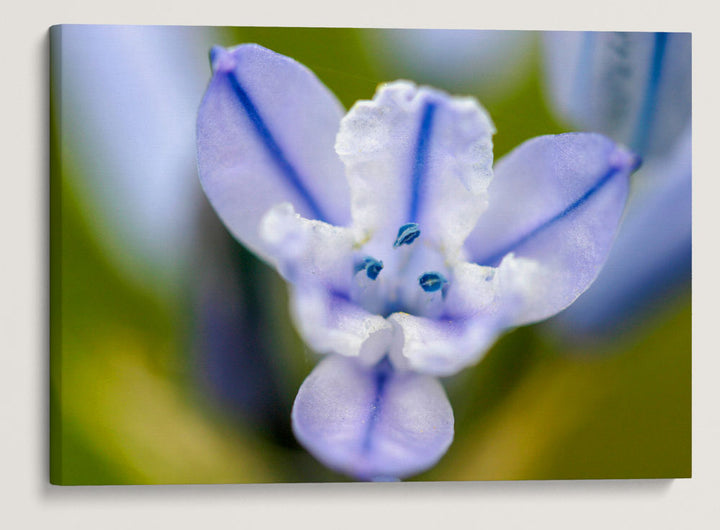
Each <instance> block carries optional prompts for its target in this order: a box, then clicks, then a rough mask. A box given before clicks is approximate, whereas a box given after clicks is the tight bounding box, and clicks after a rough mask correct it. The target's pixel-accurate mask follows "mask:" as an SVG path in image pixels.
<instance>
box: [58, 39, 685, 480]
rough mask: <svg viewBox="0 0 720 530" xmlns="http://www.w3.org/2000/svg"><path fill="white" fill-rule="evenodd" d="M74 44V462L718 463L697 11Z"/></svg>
mask: <svg viewBox="0 0 720 530" xmlns="http://www.w3.org/2000/svg"><path fill="white" fill-rule="evenodd" d="M50 48H51V75H50V84H51V86H50V103H51V119H50V125H51V131H50V147H51V168H50V169H51V172H50V173H51V175H50V188H51V212H50V234H51V242H50V243H51V248H50V261H51V284H50V290H51V292H50V302H51V303H50V309H51V314H50V327H51V352H50V353H51V358H50V365H51V381H50V384H51V389H50V397H51V415H50V424H51V425H50V438H51V439H50V453H51V454H50V480H51V482H52V483H54V484H62V485H72V484H168V483H267V482H344V481H355V480H358V481H401V480H413V481H417V480H420V481H446V480H450V481H458V480H527V479H598V478H655V477H658V478H659V477H689V476H690V474H691V466H690V462H691V454H690V418H691V407H690V396H691V385H690V383H691V347H690V337H691V331H690V328H691V322H690V269H691V200H690V199H691V132H690V130H691V121H690V117H691V84H690V80H691V36H690V34H685V33H612V32H540V31H538V32H527V31H481V30H403V29H397V30H371V29H362V30H359V29H331V28H325V29H320V28H260V27H252V28H244V27H240V28H231V27H218V28H211V27H172V26H83V25H61V26H55V27H53V28H51V30H50Z"/></svg>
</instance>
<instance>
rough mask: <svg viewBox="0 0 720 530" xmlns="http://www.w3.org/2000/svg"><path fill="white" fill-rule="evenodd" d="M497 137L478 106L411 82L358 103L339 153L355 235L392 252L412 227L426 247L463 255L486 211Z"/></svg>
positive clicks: (346, 123) (343, 133)
mask: <svg viewBox="0 0 720 530" xmlns="http://www.w3.org/2000/svg"><path fill="white" fill-rule="evenodd" d="M494 132H495V131H494V127H493V125H492V123H491V121H490V118H489V117H488V115H487V113H486V112H485V110H484V109H483V108H482V107H480V105H479V104H478V103H477V102H476V101H475V100H474V99H472V98H451V97H450V96H448V95H447V94H445V93H444V92H441V91H438V90H434V89H431V88H427V87H420V88H418V87H416V86H415V85H413V84H412V83H409V82H406V81H398V82H395V83H391V84H387V85H383V86H381V87H380V88H379V89H378V91H377V93H376V94H375V98H374V99H373V100H372V101H360V102H358V103H356V104H355V106H353V108H352V109H351V110H350V112H349V113H348V115H347V116H346V117H345V118H344V119H343V121H342V124H341V126H340V132H339V134H338V137H337V143H336V145H335V148H336V150H337V152H338V154H339V155H340V157H341V158H342V160H343V162H345V165H346V168H347V176H348V180H349V183H350V188H351V194H352V215H353V223H354V225H355V226H356V228H358V229H359V230H360V231H361V232H362V233H364V235H367V236H371V237H373V238H375V240H376V241H377V242H378V244H379V245H381V246H383V247H387V248H389V246H391V245H392V244H393V241H394V240H395V237H396V236H397V233H398V229H399V228H400V227H401V226H402V225H405V224H406V223H413V222H414V223H418V224H419V228H420V231H421V236H420V237H421V238H422V239H423V240H425V241H430V242H432V243H434V244H436V245H439V246H444V247H445V248H446V249H447V251H448V252H452V251H453V250H455V249H459V248H460V246H461V245H462V241H463V240H464V239H465V237H466V236H467V234H469V233H470V231H471V230H472V227H473V226H474V224H475V221H476V220H477V217H478V216H479V215H480V213H481V212H482V210H483V209H484V207H485V195H486V190H487V186H488V183H489V182H490V178H491V176H492V169H491V166H492V140H491V137H492V134H493V133H494Z"/></svg>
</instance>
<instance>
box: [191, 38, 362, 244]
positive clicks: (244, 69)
mask: <svg viewBox="0 0 720 530" xmlns="http://www.w3.org/2000/svg"><path fill="white" fill-rule="evenodd" d="M211 55H212V57H211V58H212V63H213V72H214V73H213V77H212V80H211V81H210V84H209V86H208V89H207V91H206V93H205V97H204V99H203V102H202V104H201V106H200V110H199V113H198V123H197V142H198V168H199V172H200V180H201V182H202V185H203V188H204V190H205V193H206V194H207V196H208V198H209V199H210V202H211V203H212V205H213V207H214V208H215V210H216V211H217V212H218V214H219V215H220V217H221V218H222V220H223V222H224V223H225V224H226V226H227V227H228V228H229V229H230V231H231V232H232V233H233V235H234V236H235V237H237V238H238V239H240V241H242V242H243V243H244V244H245V245H246V246H248V247H249V248H251V249H252V250H253V251H255V252H257V253H259V254H260V255H261V256H263V257H266V254H265V253H264V251H263V246H262V243H261V241H260V237H259V234H258V222H259V221H260V218H261V217H262V216H263V215H264V214H265V213H266V212H267V211H268V209H269V208H270V207H271V206H273V205H275V204H277V203H280V202H290V203H291V204H293V205H294V207H295V209H296V210H297V212H298V213H300V214H301V215H303V216H304V217H306V218H308V219H317V220H322V221H326V222H329V223H331V224H336V225H342V224H345V223H346V222H347V221H348V219H349V190H348V187H347V182H346V180H345V178H344V173H343V171H344V170H343V167H342V163H341V162H340V160H339V159H338V157H337V155H336V154H335V152H334V149H333V145H334V143H335V136H336V134H337V131H338V128H339V125H340V119H341V117H342V115H343V109H342V106H341V105H340V104H339V102H338V101H337V99H336V98H335V97H334V96H333V94H332V93H331V92H330V91H329V90H328V89H327V88H326V87H325V86H324V85H323V84H322V83H321V82H320V81H319V80H318V79H317V77H315V75H314V74H313V73H312V72H310V71H309V70H308V69H307V68H305V67H304V66H303V65H301V64H299V63H297V62H296V61H294V60H292V59H290V58H288V57H285V56H282V55H279V54H276V53H274V52H272V51H270V50H267V49H265V48H263V47H261V46H258V45H256V44H246V45H242V46H238V47H236V48H233V49H230V50H224V49H222V48H219V47H215V48H213V51H212V54H211Z"/></svg>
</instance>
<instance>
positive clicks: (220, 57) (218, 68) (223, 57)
mask: <svg viewBox="0 0 720 530" xmlns="http://www.w3.org/2000/svg"><path fill="white" fill-rule="evenodd" d="M236 66H237V61H236V60H235V57H234V55H233V54H232V52H231V51H230V50H227V49H226V48H223V47H222V46H218V45H215V46H213V47H212V48H211V49H210V67H211V68H212V71H213V72H230V71H232V70H234V69H235V67H236Z"/></svg>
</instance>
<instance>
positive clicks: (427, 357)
mask: <svg viewBox="0 0 720 530" xmlns="http://www.w3.org/2000/svg"><path fill="white" fill-rule="evenodd" d="M388 320H390V321H391V322H392V323H393V324H394V325H395V326H397V330H396V334H399V335H400V337H401V340H396V341H395V347H396V348H400V352H399V354H400V355H401V356H402V357H403V359H404V360H405V362H406V363H407V364H408V366H409V367H410V368H411V369H412V370H416V371H418V372H422V373H426V374H432V375H434V376H439V377H443V376H449V375H453V374H456V373H457V372H459V371H460V370H462V369H463V368H465V367H467V366H469V365H471V364H474V363H476V362H477V361H478V360H479V359H480V357H481V356H482V354H484V353H485V352H486V351H487V350H488V349H489V348H490V346H491V345H492V343H493V342H494V341H495V339H496V338H497V337H498V335H499V334H500V332H501V331H502V329H503V328H504V326H503V325H502V321H501V320H500V319H498V317H497V316H495V315H493V316H487V317H486V318H482V317H476V318H443V319H438V320H435V319H431V318H426V317H418V316H415V315H410V314H408V313H394V314H392V315H391V316H390V317H389V318H388ZM393 354H394V355H398V352H396V351H394V352H393Z"/></svg>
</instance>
